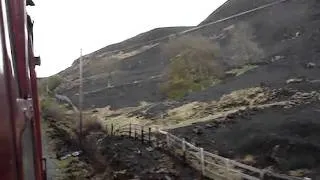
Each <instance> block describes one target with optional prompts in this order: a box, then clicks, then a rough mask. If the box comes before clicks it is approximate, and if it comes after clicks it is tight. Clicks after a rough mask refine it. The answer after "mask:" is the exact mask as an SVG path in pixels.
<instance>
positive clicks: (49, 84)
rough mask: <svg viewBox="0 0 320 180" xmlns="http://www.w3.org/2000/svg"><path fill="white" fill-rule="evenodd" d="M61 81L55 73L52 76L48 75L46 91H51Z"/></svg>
mask: <svg viewBox="0 0 320 180" xmlns="http://www.w3.org/2000/svg"><path fill="white" fill-rule="evenodd" d="M61 82H62V78H61V77H59V76H57V75H54V76H50V77H49V78H48V79H47V84H46V86H47V91H49V92H53V91H54V90H55V89H56V88H57V87H58V86H59V85H60V84H61Z"/></svg>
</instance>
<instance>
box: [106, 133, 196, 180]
mask: <svg viewBox="0 0 320 180" xmlns="http://www.w3.org/2000/svg"><path fill="white" fill-rule="evenodd" d="M103 147H104V148H103V150H102V152H103V155H104V156H105V158H106V162H107V163H108V166H110V167H111V168H112V170H111V171H112V172H111V171H110V174H109V175H108V177H109V179H133V178H138V179H146V180H147V179H159V180H160V179H161V180H162V179H164V180H165V179H186V180H187V179H190V180H191V179H199V178H200V174H199V171H196V170H194V169H192V168H190V167H189V166H188V165H186V164H184V163H183V162H182V161H181V160H180V159H177V158H176V157H174V156H171V155H168V154H167V153H166V152H163V150H160V149H154V148H151V147H150V146H149V145H148V144H142V143H141V142H139V141H134V140H133V139H128V138H124V137H108V138H106V139H105V140H104V142H103ZM106 179H108V178H106Z"/></svg>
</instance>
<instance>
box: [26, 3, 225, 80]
mask: <svg viewBox="0 0 320 180" xmlns="http://www.w3.org/2000/svg"><path fill="white" fill-rule="evenodd" d="M225 1H226V0H161V1H160V0H158V1H155V0H135V1H133V0H34V2H35V4H36V6H35V7H31V8H28V12H29V14H30V15H31V16H32V18H33V20H34V21H35V24H34V36H35V37H34V41H35V42H34V43H35V53H36V55H40V56H41V59H42V64H41V66H40V67H37V69H36V70H37V73H38V76H39V77H45V76H50V75H53V74H55V73H58V72H59V71H62V70H63V69H65V68H67V67H69V66H70V65H71V64H72V62H73V61H74V60H75V59H76V58H78V57H79V55H80V48H82V49H83V51H84V54H87V53H91V52H93V51H96V50H98V49H100V48H103V47H105V46H107V45H110V44H113V43H117V42H120V41H122V40H125V39H128V38H130V37H133V36H135V35H137V34H139V33H142V32H145V31H148V30H151V29H154V28H158V27H168V26H194V25H197V24H199V23H200V22H201V21H203V20H204V19H205V18H206V17H207V16H209V14H211V13H212V12H213V11H214V10H215V9H217V8H218V7H219V6H220V5H222V4H223V3H224V2H225Z"/></svg>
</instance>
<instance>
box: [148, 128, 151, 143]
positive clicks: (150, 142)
mask: <svg viewBox="0 0 320 180" xmlns="http://www.w3.org/2000/svg"><path fill="white" fill-rule="evenodd" d="M148 135H149V144H151V127H149V133H148Z"/></svg>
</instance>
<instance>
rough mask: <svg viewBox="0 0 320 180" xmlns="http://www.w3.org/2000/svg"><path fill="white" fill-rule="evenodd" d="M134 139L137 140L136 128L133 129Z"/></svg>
mask: <svg viewBox="0 0 320 180" xmlns="http://www.w3.org/2000/svg"><path fill="white" fill-rule="evenodd" d="M134 139H135V140H136V139H137V128H136V127H135V128H134Z"/></svg>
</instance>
